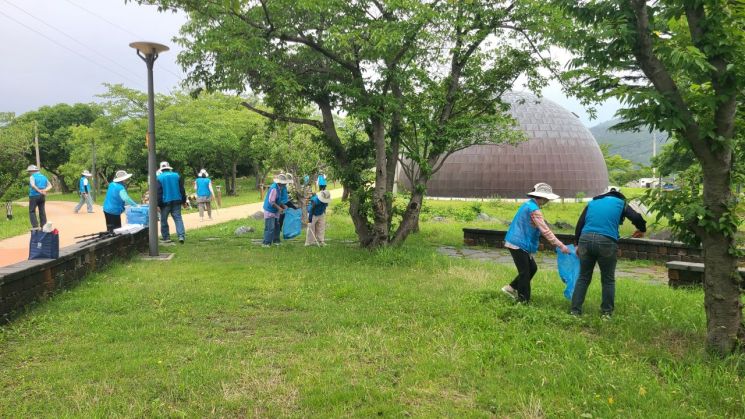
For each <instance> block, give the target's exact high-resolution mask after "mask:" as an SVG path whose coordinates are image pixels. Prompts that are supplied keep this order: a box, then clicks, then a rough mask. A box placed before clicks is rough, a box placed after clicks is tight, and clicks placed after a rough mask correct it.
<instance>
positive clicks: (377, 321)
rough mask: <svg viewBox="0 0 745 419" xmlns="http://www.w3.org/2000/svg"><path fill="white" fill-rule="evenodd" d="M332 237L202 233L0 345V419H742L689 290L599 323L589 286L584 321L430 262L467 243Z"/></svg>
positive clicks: (550, 301)
mask: <svg viewBox="0 0 745 419" xmlns="http://www.w3.org/2000/svg"><path fill="white" fill-rule="evenodd" d="M328 222H329V224H330V229H329V232H328V237H329V242H330V243H331V244H330V245H329V246H327V247H325V248H316V247H312V248H305V247H303V246H302V242H301V241H300V240H295V241H292V242H290V243H286V244H284V245H283V246H280V247H273V248H271V249H262V248H260V247H259V246H258V245H257V244H254V243H252V242H251V238H254V239H257V238H259V237H260V235H261V227H260V222H258V221H254V220H242V221H236V222H232V223H227V224H224V225H219V226H214V227H210V228H206V229H202V230H197V231H194V232H190V233H189V235H188V238H187V244H186V245H183V246H174V247H168V248H164V249H163V250H167V251H173V252H175V253H176V255H175V257H174V259H173V260H172V261H170V262H138V261H131V262H126V263H119V264H117V265H115V266H114V267H113V268H112V269H109V270H108V271H106V272H103V273H99V274H96V275H92V276H90V277H89V278H87V279H86V280H85V282H83V283H82V284H80V285H79V286H78V287H77V288H75V289H73V290H72V291H69V292H65V293H62V294H60V295H57V296H56V297H54V298H52V299H51V300H49V301H46V302H44V303H41V304H38V305H36V307H35V308H33V309H31V310H29V311H28V312H27V313H25V314H24V315H22V316H21V317H20V318H18V319H17V320H15V321H14V322H13V323H12V324H10V325H8V326H5V327H2V328H0V371H2V372H3V373H2V374H0V389H2V391H0V406H2V408H0V416H5V417H39V416H47V417H52V416H53V417H59V416H76V417H91V416H94V417H109V416H130V417H131V416H188V417H205V416H227V417H245V416H252V417H253V416H262V417H277V416H293V417H309V416H311V417H312V416H321V417H340V416H356V417H370V416H395V417H401V416H419V417H422V416H423V417H442V416H449V417H464V416H465V417H490V416H497V417H544V416H546V417H580V416H582V417H666V418H667V417H674V418H678V417H743V415H745V392H743V390H742V389H743V377H745V356H739V357H732V358H729V359H726V360H716V359H706V357H705V356H704V354H703V352H702V347H703V341H704V337H705V319H704V312H703V306H702V305H703V301H702V300H703V295H702V292H701V291H700V290H693V291H682V290H672V289H669V288H668V287H666V286H661V285H652V284H651V283H650V282H649V281H646V280H645V279H649V278H639V279H640V280H639V281H636V280H628V279H624V280H620V281H619V283H618V291H617V313H616V316H614V318H613V319H612V320H611V321H601V320H600V317H599V316H598V315H596V313H595V308H596V307H597V305H598V304H599V286H598V284H597V279H596V283H594V284H593V286H592V287H591V292H590V294H589V296H588V301H587V312H588V314H587V315H585V316H584V317H582V318H579V319H577V318H573V317H570V316H568V315H567V314H566V310H567V308H568V303H567V301H566V300H565V299H564V297H563V296H562V294H561V291H562V289H563V284H561V283H560V281H559V280H558V279H557V275H556V273H555V272H549V271H547V270H546V269H543V270H540V271H539V273H538V275H537V277H536V278H535V280H534V281H535V282H534V300H533V303H532V304H531V305H528V306H523V305H516V304H514V303H513V302H512V301H510V300H508V299H507V298H506V297H505V296H503V295H502V294H501V293H500V292H499V287H501V286H502V285H503V284H504V283H506V282H508V281H509V280H510V279H511V278H512V276H513V275H514V274H515V271H514V268H513V267H512V266H501V265H496V264H494V263H487V262H478V261H469V260H460V259H452V258H448V257H445V256H441V255H439V254H438V253H437V252H436V248H437V246H439V245H443V244H445V245H460V243H461V242H462V233H461V232H460V229H461V228H462V227H463V226H465V225H471V223H466V222H458V221H447V222H423V223H422V225H421V228H422V230H421V233H419V234H417V235H415V236H412V238H411V239H410V240H409V241H408V242H407V243H406V245H405V246H404V247H402V248H399V249H386V250H381V251H375V252H370V251H366V250H361V249H359V248H357V247H356V246H355V245H354V244H353V243H349V242H347V240H351V239H353V237H354V236H353V229H352V226H351V223H350V221H349V218H348V216H345V215H341V216H332V217H329V220H328ZM241 224H248V225H252V226H254V227H256V228H257V230H258V231H257V232H255V233H253V234H252V236H251V237H250V238H246V237H242V238H238V237H235V236H233V234H232V232H233V230H234V229H235V228H236V227H237V226H238V225H241ZM214 238H216V239H217V240H214ZM621 265H623V262H622V263H621Z"/></svg>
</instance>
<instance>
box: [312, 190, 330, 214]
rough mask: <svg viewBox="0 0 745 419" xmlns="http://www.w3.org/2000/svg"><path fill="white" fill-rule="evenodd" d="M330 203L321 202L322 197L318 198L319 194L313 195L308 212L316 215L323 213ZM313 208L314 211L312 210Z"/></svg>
mask: <svg viewBox="0 0 745 419" xmlns="http://www.w3.org/2000/svg"><path fill="white" fill-rule="evenodd" d="M328 206H329V204H326V203H323V202H321V200H320V199H318V196H317V195H313V197H312V198H310V204H309V205H308V212H309V213H311V214H313V215H315V216H319V215H323V214H324V213H325V212H326V207H328ZM311 208H312V211H311Z"/></svg>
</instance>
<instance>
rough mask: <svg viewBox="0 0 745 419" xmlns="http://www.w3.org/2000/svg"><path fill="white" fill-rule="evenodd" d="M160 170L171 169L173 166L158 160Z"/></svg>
mask: <svg viewBox="0 0 745 419" xmlns="http://www.w3.org/2000/svg"><path fill="white" fill-rule="evenodd" d="M160 170H173V167H171V165H170V164H168V162H167V161H162V162H160Z"/></svg>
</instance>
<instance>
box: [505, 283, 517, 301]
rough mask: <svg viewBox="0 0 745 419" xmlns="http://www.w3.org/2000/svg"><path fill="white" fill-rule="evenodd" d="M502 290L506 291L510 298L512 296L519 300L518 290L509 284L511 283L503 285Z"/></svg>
mask: <svg viewBox="0 0 745 419" xmlns="http://www.w3.org/2000/svg"><path fill="white" fill-rule="evenodd" d="M502 292H503V293H505V294H507V295H509V296H510V298H512V299H513V300H517V290H515V289H514V288H512V287H511V286H509V285H505V286H503V287H502Z"/></svg>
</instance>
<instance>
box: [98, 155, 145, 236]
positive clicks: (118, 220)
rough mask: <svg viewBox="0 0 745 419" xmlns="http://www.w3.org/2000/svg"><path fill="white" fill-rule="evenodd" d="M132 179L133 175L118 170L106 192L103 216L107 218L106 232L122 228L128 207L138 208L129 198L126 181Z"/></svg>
mask: <svg viewBox="0 0 745 419" xmlns="http://www.w3.org/2000/svg"><path fill="white" fill-rule="evenodd" d="M131 177H132V174H131V173H127V172H126V171H124V170H117V171H116V174H115V175H114V179H113V180H112V181H111V183H109V188H108V189H107V190H106V198H104V201H103V215H104V217H105V218H106V231H109V232H111V231H114V230H115V229H117V228H119V227H121V226H122V213H123V212H124V207H125V206H127V205H132V206H137V203H136V202H135V201H134V200H132V198H130V197H129V194H128V193H127V188H126V186H125V183H126V181H127V180H128V179H129V178H131Z"/></svg>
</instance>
